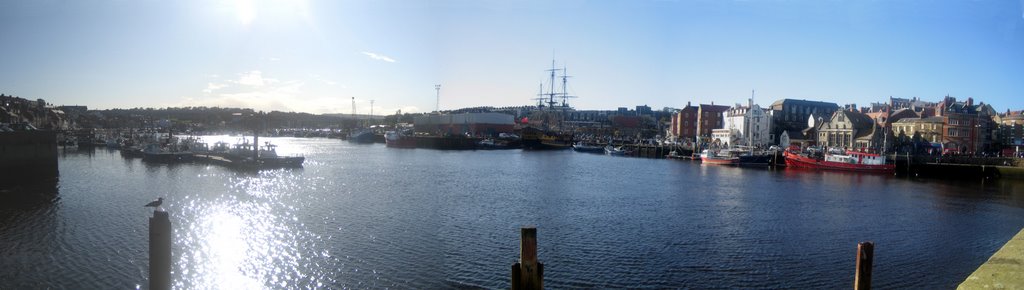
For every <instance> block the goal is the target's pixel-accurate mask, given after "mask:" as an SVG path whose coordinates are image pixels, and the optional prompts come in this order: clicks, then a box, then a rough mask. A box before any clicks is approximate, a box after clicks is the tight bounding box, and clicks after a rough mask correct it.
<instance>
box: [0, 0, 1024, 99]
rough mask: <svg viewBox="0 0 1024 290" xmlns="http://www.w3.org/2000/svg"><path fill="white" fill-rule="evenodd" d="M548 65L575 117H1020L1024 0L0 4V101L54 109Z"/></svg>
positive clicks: (462, 94) (459, 81)
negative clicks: (919, 109) (665, 110)
mask: <svg viewBox="0 0 1024 290" xmlns="http://www.w3.org/2000/svg"><path fill="white" fill-rule="evenodd" d="M552 61H555V62H556V66H557V67H558V68H565V69H566V72H567V74H568V75H569V76H570V77H569V78H568V91H569V94H571V95H574V96H577V97H578V98H575V99H570V100H569V102H570V105H572V106H574V107H575V108H577V109H614V108H616V107H634V106H637V105H649V106H651V107H653V108H655V109H660V108H662V107H676V108H678V107H682V106H685V105H686V104H687V102H692V103H694V104H698V103H712V102H714V103H716V104H735V103H746V100H747V98H750V97H751V95H752V91H753V96H754V101H755V102H756V103H758V104H761V105H762V106H764V105H768V104H770V103H771V102H773V101H775V100H777V99H783V98H796V99H807V100H820V101H830V102H835V103H837V104H849V103H856V104H858V105H860V106H866V105H868V104H869V103H870V102H881V101H886V100H888V98H889V97H890V96H892V97H902V98H911V97H920V98H922V99H924V100H926V101H939V100H941V99H942V97H943V96H946V95H950V96H954V97H957V98H959V99H966V98H967V97H973V98H974V99H975V100H976V101H982V102H985V103H989V104H992V105H993V106H994V107H995V109H996V110H999V111H1005V110H1007V109H1013V110H1020V109H1024V0H944V1H930V0H928V1H926V0H920V1H919V0H892V1H885V0H865V1H852V0H851V1H844V0H821V1H817V0H815V1H811V0H807V1H798V0H764V1H755V0H732V1H731V0H693V1H689V0H678V1H672V0H633V1H626V0H602V1H585V0H550V1H549V0H504V1H492V0H431V1H412V0H382V1H345V0H340V1H337V0H336V1H326V0H325V1H318V0H179V1H170V0H167V1H164V0H138V1H129V0H81V1H77V0H75V1H71V0H5V1H0V93H4V94H8V95H16V96H19V97H23V98H27V99H38V98H42V99H45V100H47V101H48V102H50V103H53V104H57V105H87V106H89V107H90V108H96V109H108V108H134V107H155V108H160V107H171V106H173V107H181V106H221V107H224V106H228V107H247V108H254V109H257V110H266V111H271V110H278V111H295V112H309V113H318V114H319V113H350V112H352V109H353V106H352V101H353V98H354V100H355V102H356V106H355V109H356V111H357V113H359V114H368V113H370V111H371V110H373V113H374V114H393V113H395V112H396V111H398V110H401V111H402V112H429V111H433V110H434V109H435V107H436V106H439V107H440V108H441V109H442V110H444V109H455V108H462V107H473V106H520V105H530V104H536V103H535V102H536V101H534V100H532V99H533V98H536V97H537V93H538V86H539V85H540V84H541V83H545V85H547V84H546V82H547V81H548V80H549V77H550V75H549V74H548V72H547V71H546V70H547V69H550V68H551V67H552ZM437 84H440V85H441V90H440V98H439V101H438V100H437V99H435V98H436V94H437V91H435V85H437ZM371 102H372V105H371Z"/></svg>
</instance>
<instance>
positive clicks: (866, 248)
mask: <svg viewBox="0 0 1024 290" xmlns="http://www.w3.org/2000/svg"><path fill="white" fill-rule="evenodd" d="M874 255H875V244H874V243H872V242H860V243H857V274H856V277H854V279H853V289H855V290H867V289H871V264H872V260H874Z"/></svg>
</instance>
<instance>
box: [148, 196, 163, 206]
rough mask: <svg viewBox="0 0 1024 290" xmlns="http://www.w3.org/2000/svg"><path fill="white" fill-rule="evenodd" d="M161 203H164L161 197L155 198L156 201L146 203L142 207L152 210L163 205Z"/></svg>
mask: <svg viewBox="0 0 1024 290" xmlns="http://www.w3.org/2000/svg"><path fill="white" fill-rule="evenodd" d="M163 203H164V198H163V197H161V198H157V199H156V200H154V201H151V202H150V203H147V204H146V205H145V206H143V207H153V208H159V207H160V205H161V204H163Z"/></svg>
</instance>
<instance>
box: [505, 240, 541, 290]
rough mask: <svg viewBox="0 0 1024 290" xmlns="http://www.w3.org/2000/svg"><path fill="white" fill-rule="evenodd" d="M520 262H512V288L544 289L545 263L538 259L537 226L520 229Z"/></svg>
mask: <svg viewBox="0 0 1024 290" xmlns="http://www.w3.org/2000/svg"><path fill="white" fill-rule="evenodd" d="M520 233H521V237H520V241H519V262H518V263H515V264H512V290H533V289H544V264H543V263H541V262H539V261H537V228H535V227H524V228H522V229H520Z"/></svg>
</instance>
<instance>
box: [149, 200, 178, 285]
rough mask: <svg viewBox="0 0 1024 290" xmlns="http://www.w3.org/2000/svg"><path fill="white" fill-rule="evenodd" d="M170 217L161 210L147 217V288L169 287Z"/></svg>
mask: <svg viewBox="0 0 1024 290" xmlns="http://www.w3.org/2000/svg"><path fill="white" fill-rule="evenodd" d="M171 231H172V229H171V218H170V214H168V213H167V212H166V211H163V210H156V211H153V217H151V218H149V289H154V290H157V289H171Z"/></svg>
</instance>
